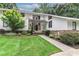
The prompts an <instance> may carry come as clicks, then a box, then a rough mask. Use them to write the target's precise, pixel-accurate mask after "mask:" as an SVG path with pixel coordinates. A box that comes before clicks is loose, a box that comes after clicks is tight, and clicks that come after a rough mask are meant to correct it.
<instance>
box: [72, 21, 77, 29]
mask: <svg viewBox="0 0 79 59" xmlns="http://www.w3.org/2000/svg"><path fill="white" fill-rule="evenodd" d="M72 26H73V30H76V22H73V23H72Z"/></svg>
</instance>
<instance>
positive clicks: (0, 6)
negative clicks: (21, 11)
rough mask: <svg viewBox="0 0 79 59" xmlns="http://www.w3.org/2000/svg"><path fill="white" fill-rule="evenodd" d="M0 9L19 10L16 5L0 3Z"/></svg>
mask: <svg viewBox="0 0 79 59" xmlns="http://www.w3.org/2000/svg"><path fill="white" fill-rule="evenodd" d="M0 8H8V9H13V8H17V6H16V4H15V3H0Z"/></svg>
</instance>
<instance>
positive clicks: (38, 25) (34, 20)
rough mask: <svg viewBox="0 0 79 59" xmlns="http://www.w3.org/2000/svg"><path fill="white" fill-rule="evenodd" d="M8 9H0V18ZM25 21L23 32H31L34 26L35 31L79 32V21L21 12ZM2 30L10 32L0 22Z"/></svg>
mask: <svg viewBox="0 0 79 59" xmlns="http://www.w3.org/2000/svg"><path fill="white" fill-rule="evenodd" d="M5 10H7V9H0V16H2V14H3V11H5ZM19 12H20V13H21V14H22V15H23V17H24V18H23V19H24V20H25V27H24V28H23V29H21V30H24V31H27V30H30V29H31V27H32V26H33V30H34V31H45V30H50V31H59V30H61V31H62V30H79V19H77V18H70V17H62V16H57V15H52V14H44V13H35V12H26V11H22V10H19ZM0 29H5V30H10V28H9V27H8V26H6V24H5V23H4V22H3V21H2V20H0Z"/></svg>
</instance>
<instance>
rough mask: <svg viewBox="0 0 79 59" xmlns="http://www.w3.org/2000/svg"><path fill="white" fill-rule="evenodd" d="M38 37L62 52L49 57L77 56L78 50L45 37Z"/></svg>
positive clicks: (78, 54)
mask: <svg viewBox="0 0 79 59" xmlns="http://www.w3.org/2000/svg"><path fill="white" fill-rule="evenodd" d="M39 36H40V37H42V38H44V39H45V40H47V41H49V42H50V43H51V44H54V45H55V46H57V47H58V48H60V49H61V50H62V52H59V53H56V54H52V55H51V56H79V49H74V48H72V47H70V46H67V45H65V44H63V43H61V42H58V41H56V40H54V39H52V38H49V37H47V36H45V35H39Z"/></svg>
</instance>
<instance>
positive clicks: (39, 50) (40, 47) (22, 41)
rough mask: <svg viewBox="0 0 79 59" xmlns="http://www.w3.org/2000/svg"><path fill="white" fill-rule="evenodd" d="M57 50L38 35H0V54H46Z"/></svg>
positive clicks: (57, 49)
mask: <svg viewBox="0 0 79 59" xmlns="http://www.w3.org/2000/svg"><path fill="white" fill-rule="evenodd" d="M59 51H61V50H60V49H59V48H57V47H55V46H54V45H52V44H50V43H49V42H47V41H46V40H44V39H42V38H41V37H39V36H1V35H0V56H47V55H51V54H53V53H57V52H59Z"/></svg>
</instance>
